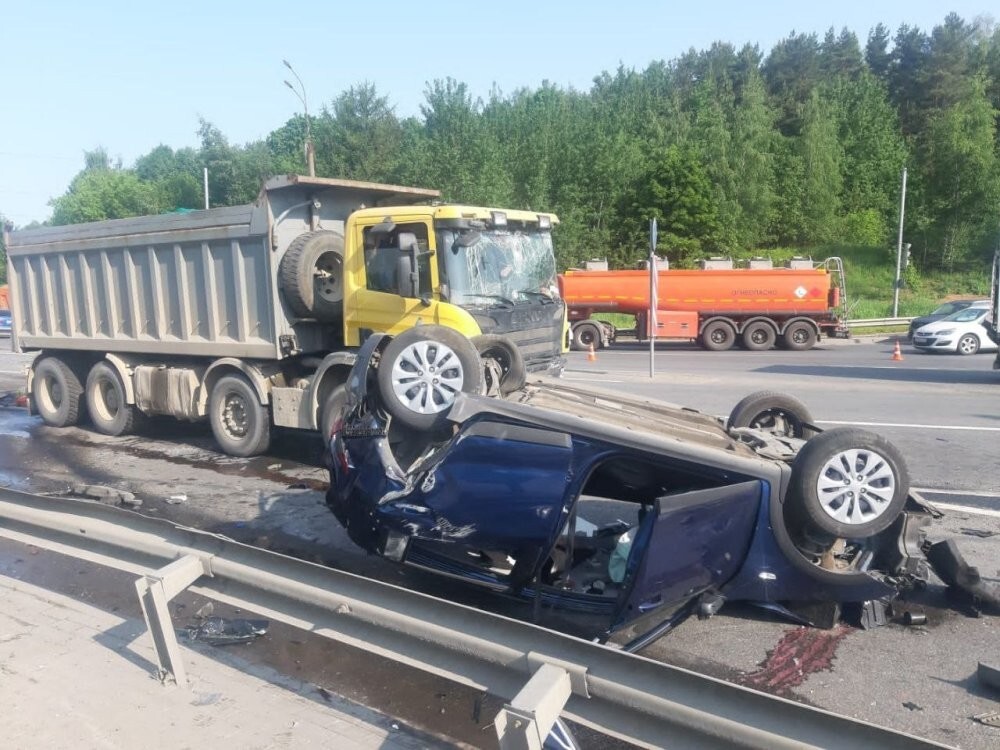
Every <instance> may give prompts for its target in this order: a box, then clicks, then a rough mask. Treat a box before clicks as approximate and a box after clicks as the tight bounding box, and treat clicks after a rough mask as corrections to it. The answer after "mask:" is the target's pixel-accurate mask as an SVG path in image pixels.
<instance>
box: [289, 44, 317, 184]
mask: <svg viewBox="0 0 1000 750" xmlns="http://www.w3.org/2000/svg"><path fill="white" fill-rule="evenodd" d="M281 62H282V63H284V65H285V67H286V68H288V69H289V70H290V71H292V75H293V76H295V80H296V81H298V84H299V88H295V87H294V86H293V85H292V84H291V82H290V81H288V80H286V81H285V85H286V86H288V88H290V89H291V90H292V93H293V94H295V96H297V97H298V98H299V101H300V102H302V110H303V111H304V112H305V115H306V165H307V166H308V167H309V176H310V177H315V176H316V151H315V149H313V142H312V128H311V127H310V124H309V103H308V101H307V100H306V87H305V84H304V83H302V79H301V78H299V74H298V73H296V72H295V68H293V67H292V64H291V63H290V62H288V60H282V61H281Z"/></svg>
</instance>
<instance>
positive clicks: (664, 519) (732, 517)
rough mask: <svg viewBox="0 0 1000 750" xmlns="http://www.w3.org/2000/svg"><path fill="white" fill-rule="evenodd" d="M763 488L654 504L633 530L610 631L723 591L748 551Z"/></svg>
mask: <svg viewBox="0 0 1000 750" xmlns="http://www.w3.org/2000/svg"><path fill="white" fill-rule="evenodd" d="M761 489H762V482H761V481H760V480H750V481H745V482H740V483H738V484H731V485H725V486H722V487H713V488H710V489H703V490H696V491H692V492H684V493H680V494H674V495H667V496H664V497H660V498H657V499H656V501H655V502H654V503H653V507H652V511H651V512H650V513H648V514H647V515H646V517H645V518H644V519H643V521H642V522H641V524H640V525H639V528H638V529H637V530H636V533H635V539H634V540H633V541H632V548H631V551H630V552H629V556H628V561H627V563H626V571H625V580H624V582H623V583H624V586H623V591H622V595H621V596H620V598H619V600H618V607H617V609H616V611H615V613H614V617H613V620H612V630H617V629H620V628H622V627H624V626H626V625H630V624H633V623H635V622H636V621H638V620H641V619H645V618H647V617H649V618H651V617H653V616H655V615H656V614H658V613H663V612H667V611H669V609H671V608H672V607H676V606H678V605H680V604H682V603H683V602H686V601H688V600H689V599H691V598H692V597H694V596H697V595H698V594H700V593H702V592H703V591H707V590H710V589H716V588H718V587H720V586H722V585H723V584H724V583H725V582H726V581H728V580H729V579H730V578H732V577H733V576H734V575H735V574H736V572H737V571H738V570H739V569H740V567H741V566H742V564H743V560H744V557H745V556H746V553H747V550H748V549H749V547H750V540H751V537H752V536H753V531H754V525H755V522H756V519H757V511H758V508H759V506H760V502H761Z"/></svg>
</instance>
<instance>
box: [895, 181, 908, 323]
mask: <svg viewBox="0 0 1000 750" xmlns="http://www.w3.org/2000/svg"><path fill="white" fill-rule="evenodd" d="M905 215H906V167H903V189H902V191H901V193H900V196H899V239H898V240H897V242H896V282H895V283H894V284H893V289H892V317H894V318H898V317H899V286H900V284H902V278H901V276H900V271H901V268H902V264H903V217H904V216H905Z"/></svg>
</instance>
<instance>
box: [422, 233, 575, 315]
mask: <svg viewBox="0 0 1000 750" xmlns="http://www.w3.org/2000/svg"><path fill="white" fill-rule="evenodd" d="M438 248H439V255H440V257H442V258H443V259H444V262H443V264H442V266H441V274H442V282H444V284H445V286H446V289H447V297H448V300H449V301H450V302H452V303H454V304H456V305H467V306H477V305H478V306H484V305H490V304H494V305H495V304H496V303H500V304H507V305H512V304H515V303H518V302H523V301H527V300H541V301H545V300H555V299H556V298H557V297H558V296H559V288H558V287H557V286H556V267H555V257H554V255H553V252H552V234H551V233H550V232H543V231H525V230H507V229H490V230H476V231H474V232H469V231H457V230H442V231H440V232H439V233H438Z"/></svg>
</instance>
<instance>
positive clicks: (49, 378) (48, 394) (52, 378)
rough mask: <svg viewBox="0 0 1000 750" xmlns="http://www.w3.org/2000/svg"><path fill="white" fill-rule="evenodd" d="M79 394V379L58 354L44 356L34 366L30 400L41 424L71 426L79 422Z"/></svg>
mask: <svg viewBox="0 0 1000 750" xmlns="http://www.w3.org/2000/svg"><path fill="white" fill-rule="evenodd" d="M82 395H83V386H82V385H80V378H78V377H77V376H76V373H74V372H73V371H72V370H71V369H70V368H69V365H67V364H66V363H65V362H63V361H62V360H61V359H59V358H58V357H45V358H44V359H42V361H41V362H39V363H38V364H36V365H35V377H34V380H33V381H32V384H31V399H32V401H33V402H34V406H35V410H36V411H37V412H38V414H39V415H40V416H41V417H42V419H43V420H44V421H45V424H47V425H51V426H52V427H72V426H73V425H75V424H76V423H77V422H79V421H80V396H82Z"/></svg>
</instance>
